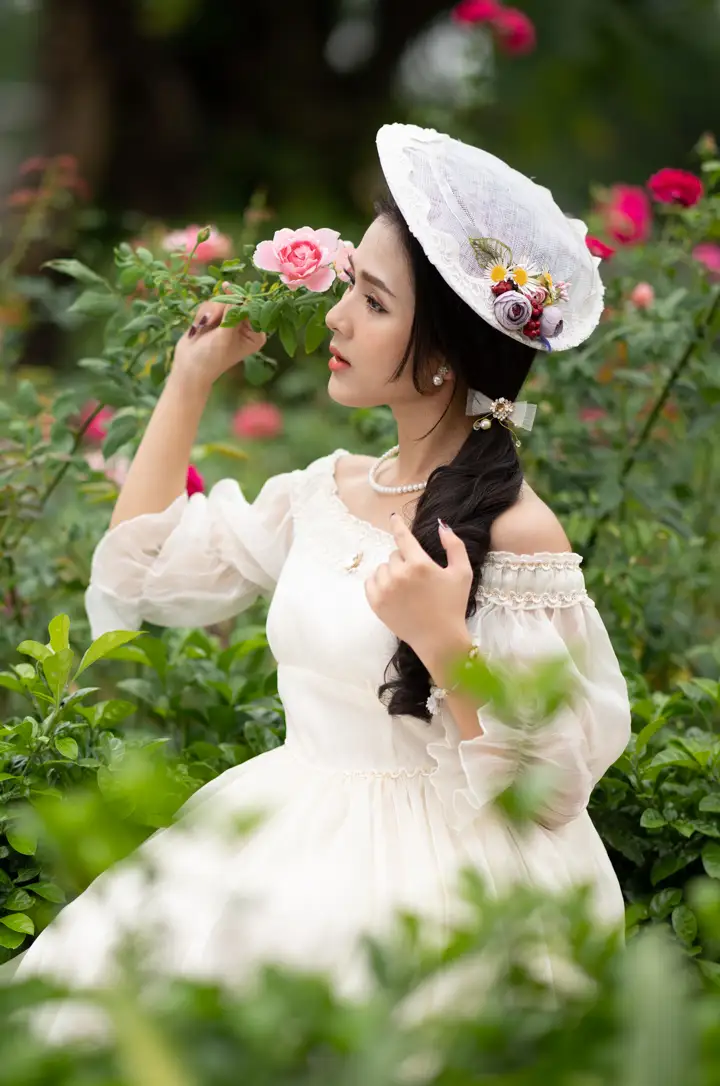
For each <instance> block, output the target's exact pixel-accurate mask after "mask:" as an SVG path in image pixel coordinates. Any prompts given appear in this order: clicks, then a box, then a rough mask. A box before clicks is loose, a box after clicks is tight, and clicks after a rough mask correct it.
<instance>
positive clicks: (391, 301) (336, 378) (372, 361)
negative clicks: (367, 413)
mask: <svg viewBox="0 0 720 1086" xmlns="http://www.w3.org/2000/svg"><path fill="white" fill-rule="evenodd" d="M350 276H351V281H350V283H349V284H348V286H347V288H346V290H345V293H344V294H343V296H342V298H341V299H340V301H339V302H338V303H337V305H335V306H333V308H332V309H331V310H330V312H329V313H328V315H327V317H326V323H327V326H328V328H329V329H330V330H331V331H332V332H333V337H332V341H331V345H330V347H331V350H332V351H334V352H337V354H339V355H341V356H342V358H343V359H345V360H346V361H347V362H349V363H350V366H349V367H347V368H342V369H339V370H335V371H332V370H331V372H330V383H329V385H328V392H329V394H330V396H331V397H332V398H333V400H335V401H336V402H337V403H340V404H342V405H343V406H345V407H377V406H379V405H381V404H390V405H391V406H392V405H399V404H400V403H402V402H408V401H411V400H417V398H418V392H417V390H416V389H415V387H414V385H413V383H412V366H411V364H410V363H408V365H407V366H406V367H405V369H404V370H403V373H402V376H401V377H400V379H399V380H398V381H396V382H395V383H394V384H389V381H390V378H391V376H392V374H393V373H394V372H395V370H396V369H397V367H398V364H399V363H400V361H401V360H402V358H403V356H404V354H405V351H406V350H407V346H408V342H409V339H410V331H411V329H412V323H413V316H414V312H415V290H414V287H413V281H412V273H411V269H410V263H409V261H408V259H407V256H406V255H405V251H404V249H403V246H402V243H401V241H400V238H399V236H398V234H397V231H396V230H395V228H394V227H393V226H391V225H390V223H388V222H387V221H386V220H385V219H382V218H378V219H375V221H374V222H373V223H371V225H370V226H369V227H368V229H367V231H366V232H365V235H364V237H363V239H362V241H361V243H360V245H359V246H358V248H357V249H356V250H355V255H354V257H353V260H352V267H351V270H350Z"/></svg>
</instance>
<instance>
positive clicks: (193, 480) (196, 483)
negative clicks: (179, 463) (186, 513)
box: [185, 464, 205, 497]
mask: <svg viewBox="0 0 720 1086" xmlns="http://www.w3.org/2000/svg"><path fill="white" fill-rule="evenodd" d="M185 489H186V490H187V493H188V497H192V495H193V494H202V493H203V491H204V490H205V480H204V479H203V477H202V475H201V474H200V472H199V471H198V469H197V468H196V467H195V465H194V464H190V466H189V468H188V470H187V479H186V482H185Z"/></svg>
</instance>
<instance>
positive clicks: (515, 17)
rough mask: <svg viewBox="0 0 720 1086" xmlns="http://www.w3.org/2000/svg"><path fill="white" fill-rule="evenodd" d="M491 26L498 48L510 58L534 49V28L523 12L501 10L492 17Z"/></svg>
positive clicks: (512, 9)
mask: <svg viewBox="0 0 720 1086" xmlns="http://www.w3.org/2000/svg"><path fill="white" fill-rule="evenodd" d="M492 26H493V30H494V31H495V34H496V36H497V40H498V44H499V46H500V48H501V49H502V50H503V51H504V52H505V53H509V54H510V55H511V56H520V55H521V54H522V53H531V52H532V51H533V49H534V48H535V43H536V35H535V26H534V24H533V23H532V21H531V20H530V19H529V18H528V17H527V15H526V14H525V12H524V11H518V9H517V8H501V9H500V10H499V11H498V12H497V14H496V15H494V16H493V19H492Z"/></svg>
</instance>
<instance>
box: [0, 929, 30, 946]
mask: <svg viewBox="0 0 720 1086" xmlns="http://www.w3.org/2000/svg"><path fill="white" fill-rule="evenodd" d="M24 942H25V936H24V935H23V934H22V933H21V932H19V931H8V930H7V928H1V929H0V946H4V947H5V948H6V949H7V950H17V948H18V947H19V946H22V944H23V943H24Z"/></svg>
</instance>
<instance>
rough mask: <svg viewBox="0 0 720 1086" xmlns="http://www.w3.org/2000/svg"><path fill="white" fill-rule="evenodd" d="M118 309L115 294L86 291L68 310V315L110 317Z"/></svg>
mask: <svg viewBox="0 0 720 1086" xmlns="http://www.w3.org/2000/svg"><path fill="white" fill-rule="evenodd" d="M117 308H118V300H117V298H116V297H115V295H114V294H100V293H99V292H98V291H97V290H84V291H83V292H82V294H80V295H79V296H78V297H77V298H76V299H75V301H74V302H73V304H72V305H71V306H70V307H69V308H68V310H67V312H68V313H81V314H82V315H83V316H84V317H109V316H110V315H111V314H112V313H114V312H115V311H116V310H117Z"/></svg>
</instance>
